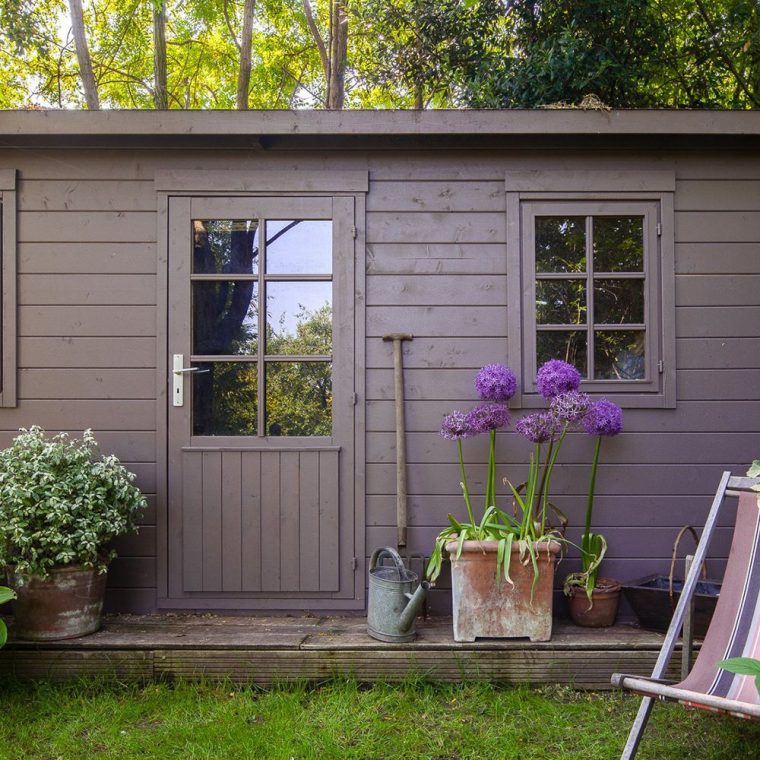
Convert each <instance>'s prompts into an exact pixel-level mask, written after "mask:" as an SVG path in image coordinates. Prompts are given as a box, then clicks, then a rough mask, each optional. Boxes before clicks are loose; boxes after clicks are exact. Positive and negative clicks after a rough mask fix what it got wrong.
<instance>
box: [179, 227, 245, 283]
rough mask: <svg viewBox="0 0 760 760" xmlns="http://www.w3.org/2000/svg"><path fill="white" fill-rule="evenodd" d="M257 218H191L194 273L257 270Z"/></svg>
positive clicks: (237, 272)
mask: <svg viewBox="0 0 760 760" xmlns="http://www.w3.org/2000/svg"><path fill="white" fill-rule="evenodd" d="M258 261H259V236H258V222H257V220H256V219H195V220H193V274H256V273H257V272H258Z"/></svg>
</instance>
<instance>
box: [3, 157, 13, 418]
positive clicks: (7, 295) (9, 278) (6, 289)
mask: <svg viewBox="0 0 760 760" xmlns="http://www.w3.org/2000/svg"><path fill="white" fill-rule="evenodd" d="M0 265H1V269H2V271H1V272H0V286H1V290H0V319H1V322H0V407H9V406H16V171H15V170H14V169H2V170H0Z"/></svg>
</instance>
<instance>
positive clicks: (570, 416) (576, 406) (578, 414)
mask: <svg viewBox="0 0 760 760" xmlns="http://www.w3.org/2000/svg"><path fill="white" fill-rule="evenodd" d="M590 407H591V398H590V397H589V395H588V393H582V392H581V391H568V392H567V393H560V394H559V396H555V397H554V398H553V399H552V401H551V410H552V414H553V415H554V416H555V417H557V418H558V419H560V420H563V421H565V422H578V420H581V419H583V417H584V416H585V415H586V413H587V412H588V410H589V408H590Z"/></svg>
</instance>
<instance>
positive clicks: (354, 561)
mask: <svg viewBox="0 0 760 760" xmlns="http://www.w3.org/2000/svg"><path fill="white" fill-rule="evenodd" d="M357 567H359V562H358V561H357V559H356V557H353V558H352V559H351V569H352V570H354V571H355V570H356V568H357Z"/></svg>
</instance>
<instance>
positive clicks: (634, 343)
mask: <svg viewBox="0 0 760 760" xmlns="http://www.w3.org/2000/svg"><path fill="white" fill-rule="evenodd" d="M644 338H645V332H644V331H643V330H599V331H597V332H596V333H595V334H594V377H595V378H596V379H597V380H643V379H644V377H645V375H646V368H645V366H644V343H645V341H644Z"/></svg>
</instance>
